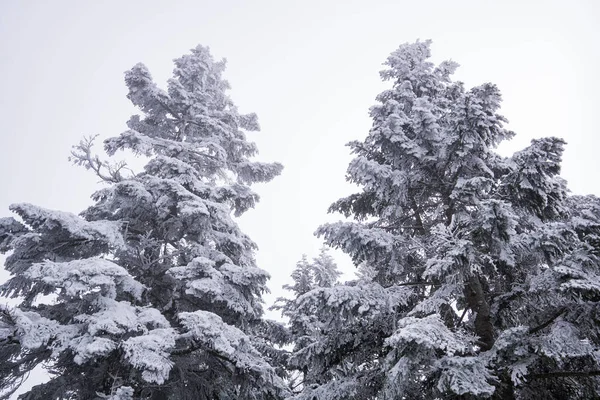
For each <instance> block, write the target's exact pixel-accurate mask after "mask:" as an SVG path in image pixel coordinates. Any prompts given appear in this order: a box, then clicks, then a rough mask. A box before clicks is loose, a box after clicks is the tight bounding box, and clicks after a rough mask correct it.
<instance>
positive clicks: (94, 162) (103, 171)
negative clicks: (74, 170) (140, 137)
mask: <svg viewBox="0 0 600 400" xmlns="http://www.w3.org/2000/svg"><path fill="white" fill-rule="evenodd" d="M97 137H98V135H95V136H89V137H85V138H83V139H82V140H81V141H80V142H79V144H77V145H75V146H73V150H71V156H70V157H69V161H71V162H72V163H73V164H75V165H80V166H82V167H84V168H85V169H91V170H92V171H94V172H95V173H96V175H97V176H98V177H99V178H100V179H102V180H103V181H104V182H109V183H118V182H121V181H122V180H123V179H125V178H124V177H123V174H122V172H123V171H126V170H127V171H130V172H131V173H132V174H133V171H131V169H129V168H128V167H127V164H126V163H125V162H124V161H119V162H117V163H115V164H111V163H109V162H107V161H102V160H101V159H100V157H99V156H98V155H94V154H92V147H93V146H94V140H95V139H96V138H97Z"/></svg>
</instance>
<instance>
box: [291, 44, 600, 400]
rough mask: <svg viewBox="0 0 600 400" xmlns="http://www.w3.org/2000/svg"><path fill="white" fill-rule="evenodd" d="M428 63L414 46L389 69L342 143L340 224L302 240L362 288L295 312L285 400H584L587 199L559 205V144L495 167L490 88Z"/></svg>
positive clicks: (595, 263) (593, 227)
mask: <svg viewBox="0 0 600 400" xmlns="http://www.w3.org/2000/svg"><path fill="white" fill-rule="evenodd" d="M429 57H430V42H429V41H426V42H416V43H413V44H404V45H402V46H400V47H399V48H398V50H396V51H395V52H393V53H392V54H391V55H390V57H389V58H388V60H387V62H386V66H387V69H386V70H384V71H383V72H382V73H381V76H382V78H383V79H384V80H387V81H391V83H392V85H391V88H390V89H388V90H385V91H384V92H383V93H381V94H380V95H379V96H378V97H377V100H378V104H377V105H376V106H374V107H372V109H371V116H372V118H373V126H372V128H371V130H370V132H369V134H368V136H367V138H366V139H365V140H364V141H356V142H352V143H350V144H349V145H350V147H351V149H352V151H353V153H354V154H355V155H356V156H355V158H354V159H353V160H352V161H351V163H350V165H349V167H348V172H347V179H348V180H349V181H350V182H353V183H355V184H357V185H358V186H359V187H360V191H359V192H358V193H356V194H353V195H350V196H348V197H346V198H342V199H340V200H338V201H337V202H335V203H334V204H333V205H332V206H331V208H330V211H331V212H340V213H342V214H344V215H345V216H347V217H350V216H351V217H353V218H354V220H355V221H354V222H338V223H331V224H326V225H324V226H322V227H320V228H319V229H318V231H317V234H318V235H319V236H321V237H323V238H324V239H325V241H326V242H327V243H328V244H329V245H330V246H334V247H337V248H341V249H342V250H343V251H344V252H346V253H347V254H349V255H350V256H351V257H352V259H353V260H354V262H355V264H356V265H357V266H358V267H359V268H360V270H361V271H362V273H361V278H360V279H358V280H357V281H355V282H350V283H348V284H345V285H337V286H335V287H332V288H329V289H321V290H318V291H312V292H308V293H306V294H305V295H303V296H302V297H301V298H302V301H301V305H300V306H298V307H297V308H296V313H298V314H299V315H300V314H302V315H303V316H304V318H305V321H306V322H307V324H312V325H311V326H310V327H307V329H313V330H314V331H315V332H318V335H319V337H318V341H316V342H314V343H313V344H312V345H311V346H310V347H304V348H301V349H299V350H298V351H296V352H295V354H293V355H292V359H293V360H295V362H296V367H297V368H298V369H300V370H302V369H303V368H306V369H307V370H308V371H310V373H311V376H310V379H309V380H307V384H306V385H305V386H304V390H303V391H302V393H300V394H298V395H297V396H296V397H295V398H296V399H311V400H314V399H327V400H333V399H360V400H365V399H379V400H381V399H436V398H440V399H441V398H444V399H452V398H455V399H459V398H460V399H474V398H496V399H533V398H545V399H565V398H569V399H588V398H597V397H598V396H600V381H599V379H598V377H597V376H598V375H600V366H599V365H598V362H599V356H600V353H599V352H598V349H599V346H600V331H599V329H598V328H599V322H598V321H600V319H598V315H599V312H600V306H598V300H599V299H600V285H599V284H600V268H599V267H600V264H599V258H598V257H599V256H600V240H599V239H600V200H599V199H598V198H596V197H594V196H586V197H578V196H569V195H568V191H567V189H566V185H565V182H564V181H563V180H562V179H561V178H560V177H559V172H560V161H561V154H562V151H563V145H564V142H563V141H562V140H561V139H557V138H544V139H538V140H534V141H533V142H532V144H531V146H529V147H528V148H526V149H524V150H523V151H521V152H518V153H516V154H514V155H513V156H512V157H510V158H508V159H505V158H502V157H500V156H499V155H498V154H496V153H495V152H494V151H493V149H494V148H495V147H496V146H497V145H498V144H499V143H500V142H501V141H503V140H505V139H509V138H511V137H512V136H513V133H512V132H510V131H508V130H506V129H505V128H503V123H505V122H506V120H505V119H504V118H503V117H502V116H501V115H499V114H498V109H499V106H500V100H501V98H500V93H499V91H498V89H497V88H496V87H495V86H494V85H492V84H484V85H481V86H478V87H474V88H472V89H470V90H465V88H464V86H463V84H462V83H460V82H454V81H452V79H451V75H452V73H453V72H454V70H455V69H456V67H457V64H455V63H453V62H443V63H441V64H439V65H438V66H435V65H434V64H433V63H431V62H430V61H429V60H428V59H429ZM315 310H318V311H317V312H318V315H319V318H318V320H317V319H315V318H311V315H313V313H314V312H315ZM298 318H300V317H298Z"/></svg>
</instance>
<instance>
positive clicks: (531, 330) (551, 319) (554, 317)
mask: <svg viewBox="0 0 600 400" xmlns="http://www.w3.org/2000/svg"><path fill="white" fill-rule="evenodd" d="M566 311H567V308H566V307H562V308H560V309H559V310H558V312H556V313H555V314H554V315H552V317H550V319H549V320H548V321H546V322H544V323H543V324H541V325H538V326H536V327H535V328H529V334H530V335H533V334H534V333H538V332H539V331H541V330H542V329H544V328H545V327H547V326H548V325H550V324H551V323H553V322H554V321H555V320H556V319H557V318H558V317H560V316H561V315H563V314H564V313H565V312H566Z"/></svg>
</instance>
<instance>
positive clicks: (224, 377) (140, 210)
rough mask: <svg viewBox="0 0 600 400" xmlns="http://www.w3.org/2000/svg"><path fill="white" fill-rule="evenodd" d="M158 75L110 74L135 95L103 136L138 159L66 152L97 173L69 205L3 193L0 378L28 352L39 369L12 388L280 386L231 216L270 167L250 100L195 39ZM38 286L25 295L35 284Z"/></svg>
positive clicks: (262, 283) (251, 392) (275, 389)
mask: <svg viewBox="0 0 600 400" xmlns="http://www.w3.org/2000/svg"><path fill="white" fill-rule="evenodd" d="M174 62H175V69H174V71H173V78H171V79H170V80H169V81H168V86H167V90H166V91H165V90H162V89H160V88H159V87H158V86H157V85H156V84H155V83H154V81H153V80H152V77H151V75H150V73H149V71H148V69H147V68H146V67H145V66H144V65H143V64H137V65H135V66H134V67H133V68H132V69H131V70H130V71H128V72H126V74H125V82H126V84H127V88H128V95H127V97H128V98H129V99H130V100H131V101H132V103H133V104H134V105H135V106H136V107H137V108H138V109H139V110H140V112H141V114H140V115H134V116H132V117H131V118H130V119H129V121H128V122H127V126H128V129H127V130H126V131H125V132H123V133H122V134H120V135H119V136H117V137H112V138H110V139H108V140H106V141H105V142H104V147H105V150H106V151H107V153H108V154H109V155H111V156H112V155H114V154H115V153H116V152H117V151H119V150H125V149H128V150H131V151H133V152H134V153H135V154H138V155H141V156H144V157H146V158H147V160H148V162H147V164H146V165H145V167H144V169H143V171H141V172H140V173H136V174H133V173H127V169H126V167H125V165H124V164H122V163H116V164H111V163H108V162H106V161H102V160H101V159H100V158H99V157H97V156H95V155H93V154H92V140H91V139H90V140H88V139H86V140H84V141H82V142H81V143H80V144H79V145H78V146H75V148H74V150H73V153H72V160H73V161H74V162H75V163H76V164H79V165H82V166H84V167H86V168H88V169H91V170H93V171H94V172H95V173H96V174H97V175H98V176H99V177H100V178H102V180H103V181H104V182H106V183H107V184H108V185H107V186H106V187H105V188H103V189H101V190H99V191H98V192H96V193H95V194H94V195H93V199H94V201H95V203H94V204H93V205H92V206H91V207H89V208H88V209H87V210H85V211H84V212H83V213H82V214H81V216H77V215H73V214H70V213H65V212H58V211H51V210H46V209H43V208H41V207H37V206H33V205H30V204H16V205H13V206H11V210H12V211H13V212H15V213H16V214H18V216H19V217H20V218H21V220H20V221H19V220H16V219H14V218H3V219H1V220H0V251H2V252H10V253H9V256H8V258H7V261H6V266H5V267H6V269H7V270H8V271H9V272H10V273H11V274H12V277H11V279H10V280H9V281H8V282H7V283H6V284H4V285H3V286H2V293H3V294H4V295H10V296H13V297H22V298H23V301H22V302H21V304H20V305H19V306H17V307H15V308H7V307H4V308H2V310H1V312H2V314H1V319H0V358H1V359H2V360H3V362H2V365H1V366H0V382H1V383H0V388H2V389H3V390H5V393H6V392H10V391H11V390H12V389H14V388H15V387H17V386H18V385H19V383H20V382H21V380H22V378H23V377H24V376H25V375H26V374H27V373H28V372H29V371H31V370H32V369H33V368H34V367H35V366H37V365H44V366H45V367H46V368H47V370H48V372H49V374H50V379H49V381H48V382H47V383H45V384H42V385H39V386H36V387H34V388H33V389H32V390H31V391H30V392H29V393H28V394H26V395H25V396H24V398H27V399H67V398H68V399H71V398H73V399H75V398H78V399H92V398H105V399H133V398H135V399H139V398H144V399H146V398H153V399H222V400H225V399H227V400H233V399H240V398H244V399H257V400H258V399H277V398H282V397H284V396H285V394H286V393H287V389H286V387H285V385H284V383H283V381H282V379H281V377H280V376H279V375H278V371H277V370H275V368H274V367H273V366H272V365H271V364H270V363H271V359H272V358H273V357H276V356H277V350H275V349H274V348H273V346H272V344H271V342H270V341H269V339H268V338H264V335H263V334H262V333H263V332H264V331H268V330H269V329H270V326H269V324H268V323H267V322H266V321H264V320H263V319H262V314H263V307H262V300H261V295H262V294H263V293H264V292H265V291H266V290H267V287H266V282H267V279H268V278H269V275H268V274H267V272H265V271H264V270H262V269H260V268H258V267H257V266H256V263H255V259H254V250H255V249H256V245H255V244H254V243H253V242H252V240H251V239H250V238H249V237H248V236H246V235H245V234H244V233H242V232H241V231H240V229H239V227H238V225H237V224H236V222H235V220H234V219H233V218H232V215H231V214H232V213H233V214H235V215H236V216H237V215H240V214H242V213H244V212H245V211H247V210H248V209H250V208H252V207H254V205H255V204H256V202H257V201H258V196H257V195H256V194H255V193H254V192H253V191H252V190H251V189H250V185H251V184H252V183H254V182H267V181H270V180H271V179H273V178H274V177H275V176H276V175H278V174H279V172H280V171H281V169H282V167H281V165H280V164H277V163H260V162H256V161H252V160H251V158H252V157H253V156H255V155H256V153H257V148H256V146H255V145H254V143H252V142H249V141H248V140H247V139H246V132H250V131H258V129H259V126H258V123H257V118H256V115H255V114H240V113H239V112H238V110H237V108H236V107H235V105H234V104H233V102H232V101H231V99H230V98H229V97H228V95H227V93H226V91H227V89H228V88H229V85H228V83H227V81H225V80H224V79H223V77H222V73H223V70H224V68H225V62H224V61H214V60H213V58H212V56H211V55H210V53H209V50H208V48H205V47H202V46H198V47H196V48H195V49H193V50H192V51H191V53H190V54H187V55H184V56H183V57H180V58H178V59H176V60H175V61H174ZM42 295H50V296H51V298H50V300H47V301H40V296H42Z"/></svg>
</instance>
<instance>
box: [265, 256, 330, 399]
mask: <svg viewBox="0 0 600 400" xmlns="http://www.w3.org/2000/svg"><path fill="white" fill-rule="evenodd" d="M340 275H341V273H340V272H339V271H338V269H337V264H336V263H335V261H334V260H333V257H331V256H330V255H329V253H328V249H327V247H326V246H323V247H322V248H321V250H320V251H319V255H318V256H317V257H315V258H314V259H313V262H312V263H310V262H308V258H307V256H306V254H303V255H302V259H301V260H300V261H299V262H298V263H297V264H296V268H294V270H293V271H292V274H291V278H292V280H293V281H294V284H293V285H284V286H283V288H284V289H287V290H289V291H290V292H292V293H293V295H294V297H293V298H292V299H289V298H283V297H280V298H278V299H277V301H276V303H275V305H274V306H273V307H272V309H275V310H281V314H282V316H284V317H286V318H287V319H288V329H287V331H288V332H287V336H286V339H287V340H286V343H284V344H292V345H293V351H292V353H291V354H290V356H291V357H287V358H286V359H285V360H284V362H285V364H284V366H285V368H286V370H287V371H288V373H290V374H291V375H290V378H291V379H290V381H289V386H290V389H291V390H292V391H295V392H297V391H298V389H299V388H302V387H304V386H306V384H307V383H309V382H312V380H313V378H312V376H313V375H314V374H315V373H318V372H319V370H315V369H313V368H311V366H308V365H304V364H299V363H298V361H297V355H298V354H303V353H304V352H311V351H312V350H311V349H312V348H313V347H314V346H319V345H320V342H319V339H320V331H319V330H320V327H321V326H324V324H325V323H326V321H323V320H322V318H323V317H328V316H327V314H322V313H320V310H319V309H317V308H314V307H310V309H306V308H305V307H306V305H307V303H305V300H304V299H306V298H309V299H311V298H312V297H313V296H315V294H316V293H320V292H321V291H323V290H325V289H327V288H332V287H334V286H335V285H336V284H337V280H338V278H339V276H340ZM309 306H310V304H309Z"/></svg>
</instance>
